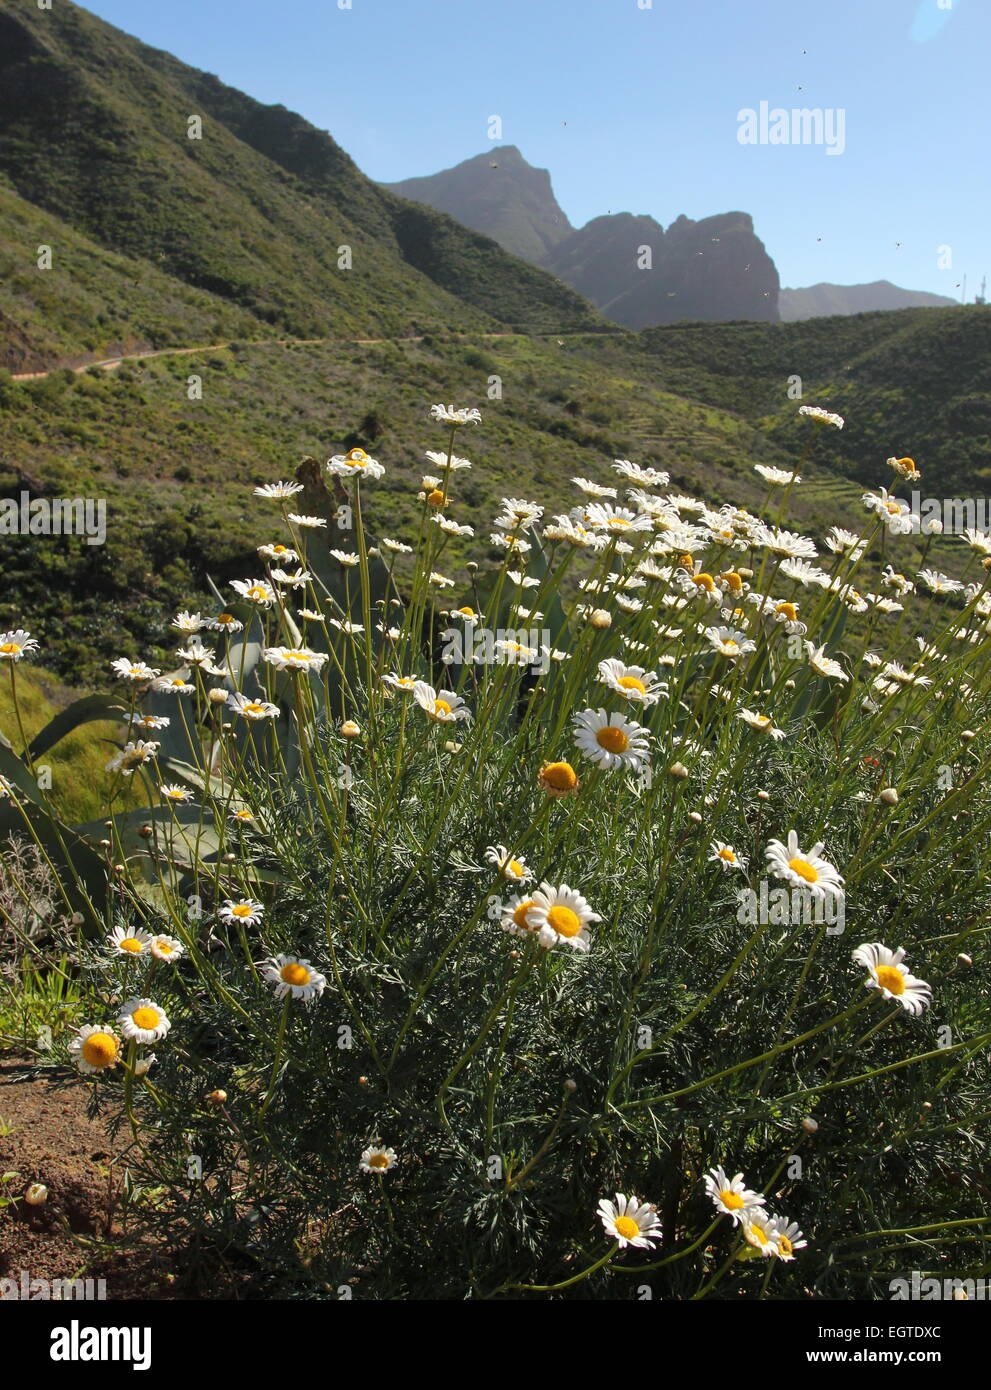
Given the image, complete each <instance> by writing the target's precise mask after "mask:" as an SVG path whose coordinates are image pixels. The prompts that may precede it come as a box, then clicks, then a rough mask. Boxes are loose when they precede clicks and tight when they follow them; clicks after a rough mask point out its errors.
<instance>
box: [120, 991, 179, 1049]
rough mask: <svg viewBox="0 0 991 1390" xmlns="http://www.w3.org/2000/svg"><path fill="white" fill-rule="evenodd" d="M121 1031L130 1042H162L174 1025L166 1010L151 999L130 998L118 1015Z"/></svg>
mask: <svg viewBox="0 0 991 1390" xmlns="http://www.w3.org/2000/svg"><path fill="white" fill-rule="evenodd" d="M117 1022H118V1023H119V1024H120V1031H121V1032H122V1033H123V1034H124V1037H125V1038H126V1039H127V1041H128V1042H138V1043H153V1042H161V1040H162V1038H164V1037H165V1035H166V1033H167V1032H168V1031H169V1029H170V1028H171V1027H172V1024H171V1023H170V1022H169V1020H168V1018H166V1016H165V1011H164V1010H163V1009H160V1008H159V1007H158V1005H157V1004H153V1003H152V1001H151V1000H150V999H137V998H135V999H128V1001H127V1003H126V1004H124V1005H123V1006H122V1007H121V1011H120V1013H119V1014H118V1015H117Z"/></svg>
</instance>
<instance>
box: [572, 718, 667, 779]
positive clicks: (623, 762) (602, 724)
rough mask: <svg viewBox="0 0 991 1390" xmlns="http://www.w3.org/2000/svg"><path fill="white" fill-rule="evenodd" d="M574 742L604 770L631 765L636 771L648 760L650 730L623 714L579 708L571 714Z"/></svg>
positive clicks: (611, 770)
mask: <svg viewBox="0 0 991 1390" xmlns="http://www.w3.org/2000/svg"><path fill="white" fill-rule="evenodd" d="M572 723H573V726H574V734H575V743H577V745H578V747H579V748H580V749H581V751H582V753H584V755H585V757H586V758H590V759H591V760H592V761H593V762H594V763H596V764H597V765H598V766H599V767H601V768H603V769H604V770H605V771H607V772H613V771H616V770H617V769H627V768H629V769H632V770H633V771H634V772H639V771H640V769H641V768H642V767H644V766H645V765H646V764H647V763H648V762H649V760H650V732H649V730H647V729H645V728H644V727H643V725H641V724H637V723H635V722H634V721H633V720H632V719H627V718H626V716H625V715H623V714H607V713H606V711H605V710H604V709H598V710H593V709H587V710H582V711H581V712H580V713H578V714H576V715H575V716H574V719H573V721H572Z"/></svg>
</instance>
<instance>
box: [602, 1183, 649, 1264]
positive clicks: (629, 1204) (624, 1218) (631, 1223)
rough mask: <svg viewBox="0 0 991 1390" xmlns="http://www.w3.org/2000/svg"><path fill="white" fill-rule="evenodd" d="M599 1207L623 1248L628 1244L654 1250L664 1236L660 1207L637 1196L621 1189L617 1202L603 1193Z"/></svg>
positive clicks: (611, 1232) (610, 1233)
mask: <svg viewBox="0 0 991 1390" xmlns="http://www.w3.org/2000/svg"><path fill="white" fill-rule="evenodd" d="M596 1210H597V1215H598V1217H599V1220H600V1221H601V1222H602V1224H603V1226H604V1227H605V1229H606V1234H607V1235H609V1236H612V1238H613V1240H614V1241H615V1242H616V1244H617V1245H618V1246H619V1248H620V1250H625V1249H626V1247H627V1246H628V1245H632V1246H634V1247H635V1248H636V1249H637V1250H651V1249H653V1247H654V1243H655V1242H656V1241H658V1240H660V1238H661V1221H660V1217H659V1216H658V1215H657V1208H656V1207H653V1206H650V1205H649V1204H648V1203H647V1202H639V1201H638V1200H637V1198H636V1197H624V1195H623V1193H622V1192H617V1193H616V1200H615V1202H610V1201H607V1200H606V1198H605V1197H603V1198H602V1199H601V1200H600V1202H599V1205H598V1207H597V1209H596Z"/></svg>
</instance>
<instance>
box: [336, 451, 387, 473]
mask: <svg viewBox="0 0 991 1390" xmlns="http://www.w3.org/2000/svg"><path fill="white" fill-rule="evenodd" d="M327 471H328V473H333V474H335V475H336V476H337V477H339V478H381V477H382V475H383V474H384V473H385V469H384V468H383V467H382V465H381V464H380V463H379V462H378V460H377V459H373V458H370V457H369V456H368V454H366V453H365V451H364V449H349V450H348V452H347V453H346V454H335V455H334V457H333V458H329V459H328V460H327Z"/></svg>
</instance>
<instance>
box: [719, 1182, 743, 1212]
mask: <svg viewBox="0 0 991 1390" xmlns="http://www.w3.org/2000/svg"><path fill="white" fill-rule="evenodd" d="M719 1200H720V1201H721V1202H722V1204H723V1206H724V1207H728V1208H729V1210H730V1211H739V1210H740V1208H741V1207H742V1206H745V1205H746V1204H745V1202H744V1200H743V1198H742V1197H741V1196H740V1194H739V1192H734V1191H733V1190H732V1189H731V1188H728V1187H727V1188H725V1189H724V1190H723V1191H722V1192H720V1194H719Z"/></svg>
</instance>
